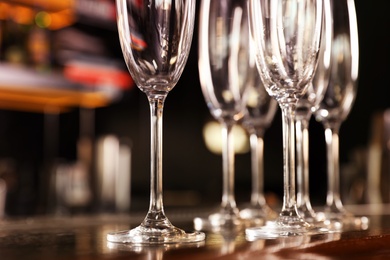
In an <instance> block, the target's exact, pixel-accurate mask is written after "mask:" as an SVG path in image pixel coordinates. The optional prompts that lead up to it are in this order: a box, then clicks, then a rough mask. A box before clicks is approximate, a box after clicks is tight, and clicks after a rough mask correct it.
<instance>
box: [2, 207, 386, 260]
mask: <svg viewBox="0 0 390 260" xmlns="http://www.w3.org/2000/svg"><path fill="white" fill-rule="evenodd" d="M347 209H350V210H351V211H352V212H354V213H361V214H364V215H365V216H367V217H369V219H370V225H369V227H368V228H367V229H365V230H349V231H342V232H339V233H330V234H322V235H316V236H312V237H304V236H302V237H294V238H285V239H274V240H261V239H260V240H256V241H251V242H249V241H247V240H246V238H245V236H244V234H243V233H241V234H236V235H231V236H229V235H225V236H223V235H221V234H213V233H207V235H206V240H205V241H204V242H202V243H199V244H187V245H184V246H178V245H167V246H144V247H141V246H134V245H130V244H111V243H108V242H107V241H106V234H107V233H108V232H111V231H115V230H123V229H128V228H130V227H133V226H136V225H138V224H139V223H140V221H141V220H142V218H143V214H142V213H129V214H126V215H123V214H122V215H93V216H92V215H91V216H89V215H88V216H85V215H83V216H61V217H58V216H42V217H33V218H25V219H7V218H5V219H3V220H1V221H0V259H1V260H16V259H18V260H19V259H26V260H27V259H43V260H45V259H50V260H62V259H63V260H68V259H83V260H84V259H85V260H86V259H88V260H89V259H91V260H99V259H185V260H190V259H202V260H206V259H240V260H243V259H390V205H359V206H354V207H352V206H350V207H347ZM166 213H167V215H168V217H169V218H170V220H171V221H172V222H173V223H174V224H175V225H176V226H178V227H181V228H183V229H186V230H191V229H192V219H193V217H194V216H196V210H191V212H187V211H185V210H176V209H175V210H173V209H172V210H169V209H167V210H166ZM145 214H146V213H145ZM203 214H204V212H203Z"/></svg>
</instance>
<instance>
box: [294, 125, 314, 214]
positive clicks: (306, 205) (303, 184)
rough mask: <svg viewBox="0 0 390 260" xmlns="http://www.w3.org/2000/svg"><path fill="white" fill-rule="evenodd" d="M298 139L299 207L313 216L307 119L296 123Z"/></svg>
mask: <svg viewBox="0 0 390 260" xmlns="http://www.w3.org/2000/svg"><path fill="white" fill-rule="evenodd" d="M295 129H296V138H297V140H296V141H297V142H296V144H297V185H298V186H297V207H298V208H299V209H300V210H302V211H304V213H306V211H309V212H307V213H309V214H313V213H314V211H313V209H312V206H311V203H310V196H309V122H308V120H307V119H300V120H296V121H295Z"/></svg>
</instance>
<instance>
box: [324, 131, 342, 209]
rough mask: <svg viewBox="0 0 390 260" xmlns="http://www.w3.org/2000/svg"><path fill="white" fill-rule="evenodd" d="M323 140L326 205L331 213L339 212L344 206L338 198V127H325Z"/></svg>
mask: <svg viewBox="0 0 390 260" xmlns="http://www.w3.org/2000/svg"><path fill="white" fill-rule="evenodd" d="M325 141H326V148H327V161H328V191H327V195H326V206H327V208H328V210H329V211H331V212H333V213H341V212H343V211H344V207H343V204H342V202H341V199H340V171H339V170H340V167H339V127H335V126H334V127H326V128H325Z"/></svg>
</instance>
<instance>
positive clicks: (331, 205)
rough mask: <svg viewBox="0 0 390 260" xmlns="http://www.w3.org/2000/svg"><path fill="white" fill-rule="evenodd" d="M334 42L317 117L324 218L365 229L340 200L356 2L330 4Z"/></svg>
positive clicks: (354, 71)
mask: <svg viewBox="0 0 390 260" xmlns="http://www.w3.org/2000/svg"><path fill="white" fill-rule="evenodd" d="M331 6H332V12H333V39H332V41H333V42H332V52H331V68H330V78H329V84H328V87H327V91H326V93H325V96H324V98H323V99H322V101H321V103H320V104H319V107H318V109H317V111H316V112H315V117H316V119H317V120H318V121H320V122H321V123H322V124H323V126H324V128H325V140H326V146H327V162H328V164H327V171H328V191H327V197H326V206H325V209H324V212H323V213H324V215H325V219H326V221H327V222H328V223H329V224H331V225H333V226H335V225H338V226H341V227H342V228H343V229H346V228H354V227H359V228H360V227H361V228H366V227H367V225H368V218H366V217H356V216H354V215H353V214H352V213H350V212H348V211H347V210H346V209H345V208H344V206H343V203H342V201H341V198H340V185H339V181H340V173H339V171H340V169H339V129H340V126H341V124H342V122H343V121H344V120H345V119H346V118H347V116H348V114H349V112H350V110H351V108H352V106H353V103H354V100H355V97H356V90H357V84H356V83H357V79H358V72H359V38H358V28H357V20H356V11H355V3H354V1H353V0H333V1H331Z"/></svg>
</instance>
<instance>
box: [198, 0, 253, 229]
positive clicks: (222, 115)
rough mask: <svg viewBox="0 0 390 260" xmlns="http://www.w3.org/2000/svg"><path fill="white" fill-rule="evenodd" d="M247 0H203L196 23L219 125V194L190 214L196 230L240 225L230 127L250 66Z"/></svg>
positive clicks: (204, 80) (205, 86)
mask: <svg viewBox="0 0 390 260" xmlns="http://www.w3.org/2000/svg"><path fill="white" fill-rule="evenodd" d="M249 39H250V38H249V25H248V16H247V0H203V1H202V3H201V7H200V25H199V74H200V82H201V88H202V92H203V96H204V98H205V101H206V103H207V106H208V108H209V110H210V112H211V114H212V115H213V117H214V118H215V119H216V120H218V121H219V122H220V123H221V125H222V137H223V149H222V161H223V191H222V192H223V194H222V203H221V206H220V207H219V209H218V210H217V211H216V212H213V213H212V214H211V215H209V216H208V217H207V218H195V219H194V225H195V229H204V230H212V231H216V232H219V231H227V230H237V229H240V228H241V227H242V226H243V221H242V219H241V218H240V216H239V210H238V208H237V205H236V200H235V196H234V167H235V165H234V138H233V133H232V128H233V126H234V125H235V124H236V123H237V122H238V120H240V119H241V118H242V117H243V116H244V111H245V97H244V94H245V89H246V88H247V86H248V85H247V84H246V81H247V75H248V70H249V55H250V52H249Z"/></svg>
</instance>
